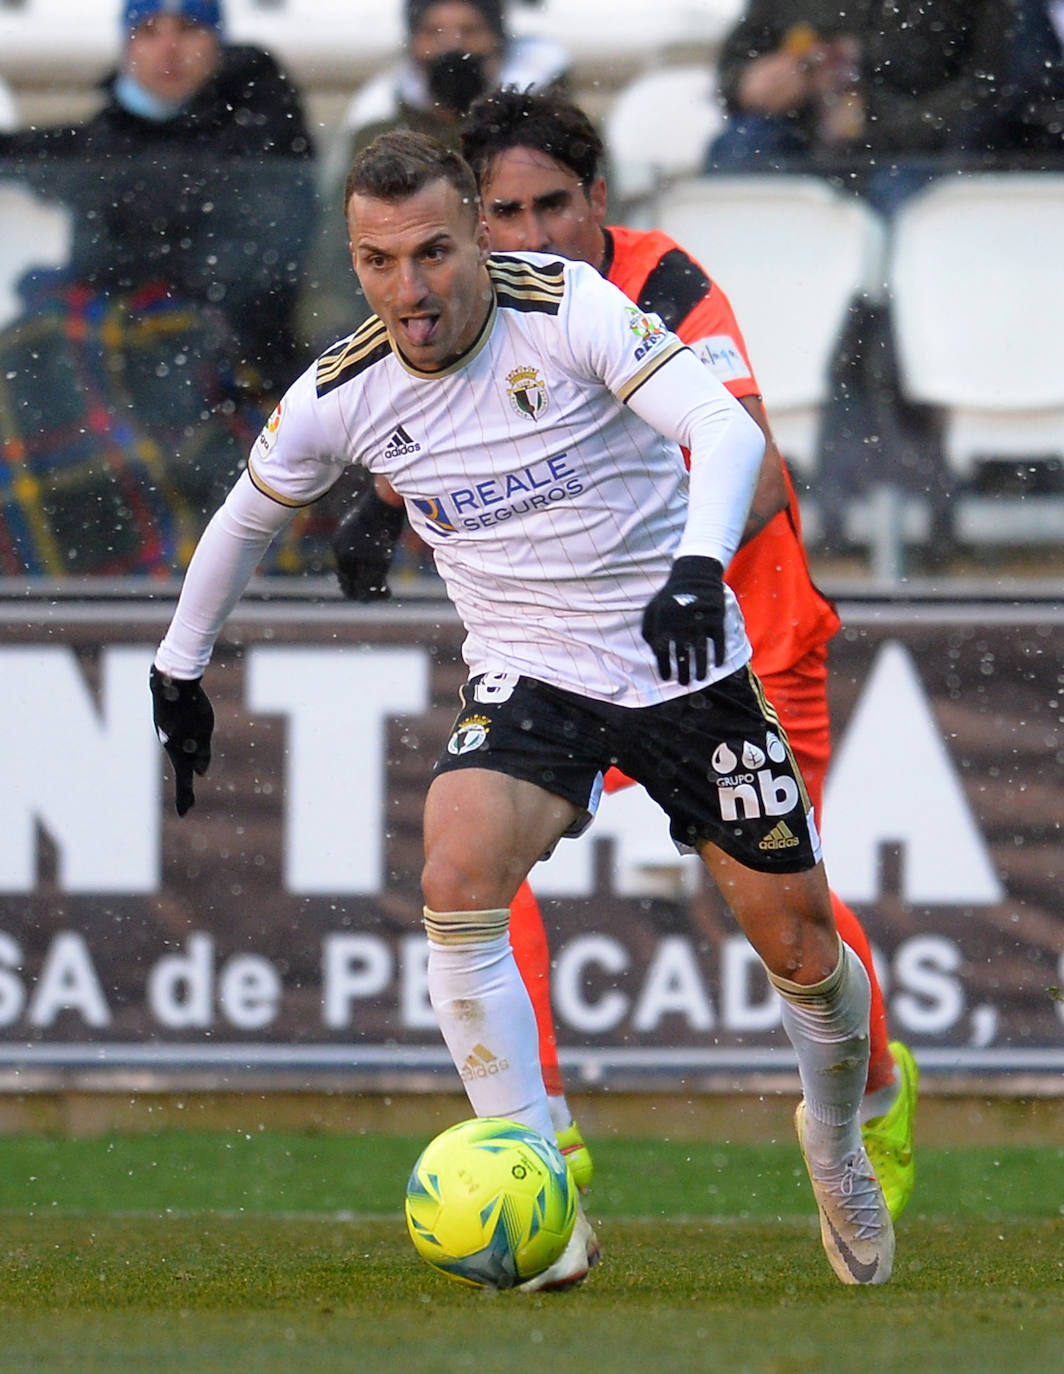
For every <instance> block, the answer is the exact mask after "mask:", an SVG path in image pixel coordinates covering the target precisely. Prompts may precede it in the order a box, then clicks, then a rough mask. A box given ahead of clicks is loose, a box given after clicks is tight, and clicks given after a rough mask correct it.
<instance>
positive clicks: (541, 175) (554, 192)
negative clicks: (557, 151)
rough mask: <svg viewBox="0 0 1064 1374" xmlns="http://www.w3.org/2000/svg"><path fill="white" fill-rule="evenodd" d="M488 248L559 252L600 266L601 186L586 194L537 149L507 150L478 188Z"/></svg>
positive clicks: (602, 245) (570, 174) (600, 182)
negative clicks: (482, 204)
mask: <svg viewBox="0 0 1064 1374" xmlns="http://www.w3.org/2000/svg"><path fill="white" fill-rule="evenodd" d="M480 194H481V199H482V200H483V202H484V218H485V220H486V221H487V225H488V231H489V232H490V234H491V246H492V248H493V249H494V250H496V251H498V252H503V253H506V252H514V251H518V252H520V251H522V250H524V251H525V252H529V253H559V254H560V255H561V256H562V257H563V258H570V259H572V260H574V261H578V262H590V263H591V264H592V265H593V266H595V267H600V266H601V265H602V256H603V253H604V251H605V242H604V240H603V236H602V224H603V221H604V220H605V218H606V183H605V181H604V180H603V178H602V177H596V179H595V180H594V182H592V185H591V189H590V191H589V190H588V189H587V188H586V187H585V186H584V183H583V182H582V181H581V180H580V178H579V177H578V176H577V175H576V173H575V172H573V171H571V170H570V169H569V168H568V167H565V166H563V164H562V163H560V162H555V160H554V159H553V158H552V157H550V156H549V155H548V154H547V153H542V152H540V151H539V150H538V149H537V148H508V149H507V150H506V151H505V152H504V153H499V154H498V156H497V157H495V158H494V159H493V160H492V162H491V165H490V167H489V169H488V175H487V176H486V177H485V179H484V181H483V183H482V184H481V187H480Z"/></svg>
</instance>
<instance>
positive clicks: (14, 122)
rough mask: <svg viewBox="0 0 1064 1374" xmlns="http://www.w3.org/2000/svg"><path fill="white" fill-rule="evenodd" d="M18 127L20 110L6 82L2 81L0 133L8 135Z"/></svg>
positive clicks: (0, 89) (0, 85)
mask: <svg viewBox="0 0 1064 1374" xmlns="http://www.w3.org/2000/svg"><path fill="white" fill-rule="evenodd" d="M17 127H18V110H17V109H16V107H15V97H14V96H13V95H12V94H11V90H10V88H9V87H8V85H7V82H6V81H0V133H7V132H9V131H10V130H11V129H15V128H17Z"/></svg>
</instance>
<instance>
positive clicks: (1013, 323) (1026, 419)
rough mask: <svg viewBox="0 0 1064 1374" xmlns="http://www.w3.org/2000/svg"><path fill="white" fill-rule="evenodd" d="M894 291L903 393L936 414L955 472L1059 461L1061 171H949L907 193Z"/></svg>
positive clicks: (1063, 413)
mask: <svg viewBox="0 0 1064 1374" xmlns="http://www.w3.org/2000/svg"><path fill="white" fill-rule="evenodd" d="M890 289H891V295H892V310H891V318H892V321H893V328H894V337H895V343H896V347H897V353H898V363H899V368H900V373H901V385H902V390H903V393H904V395H905V397H906V399H908V400H910V401H915V402H919V403H922V404H927V405H932V406H939V407H941V408H942V409H943V412H944V422H945V433H944V456H945V458H946V461H947V462H948V463H949V465H950V467H951V468H952V469H953V470H954V471H955V472H956V473H957V474H958V475H959V476H961V477H962V478H968V477H970V476H971V475H972V474H973V472H974V471H975V469H976V468H977V467H978V465H979V464H980V463H981V462H983V461H987V460H993V459H1002V458H1005V459H1015V460H1025V461H1026V460H1037V459H1040V458H1050V459H1052V458H1055V459H1056V460H1058V461H1059V460H1062V459H1064V323H1062V322H1064V174H1059V173H1048V172H1034V173H1020V172H1010V173H1001V174H996V173H993V174H992V173H983V174H980V175H973V176H965V177H958V178H952V177H951V178H949V179H948V180H945V179H944V180H942V181H938V182H936V183H934V184H933V185H932V186H931V187H929V188H928V189H927V190H925V191H923V192H922V193H921V194H920V195H918V196H914V197H913V199H912V200H911V201H908V202H907V203H906V204H905V205H904V206H903V207H902V209H901V210H900V211H899V212H898V214H897V216H896V220H895V227H894V233H893V236H892V252H891V258H890Z"/></svg>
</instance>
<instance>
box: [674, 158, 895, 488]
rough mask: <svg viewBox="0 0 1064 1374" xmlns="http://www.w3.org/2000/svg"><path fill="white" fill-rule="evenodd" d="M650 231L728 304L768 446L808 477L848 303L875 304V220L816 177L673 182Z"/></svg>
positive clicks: (881, 237) (880, 248)
mask: <svg viewBox="0 0 1064 1374" xmlns="http://www.w3.org/2000/svg"><path fill="white" fill-rule="evenodd" d="M656 220H657V222H658V224H659V225H660V227H661V228H662V229H664V230H665V231H666V233H669V234H671V235H672V236H673V238H675V239H676V240H677V241H678V242H679V243H681V244H682V245H683V247H684V248H686V249H687V250H688V251H689V252H690V253H691V254H692V255H693V256H694V257H696V258H697V259H698V260H699V262H701V264H702V266H703V267H704V268H705V269H706V271H707V272H708V273H709V275H710V276H711V277H712V278H713V279H714V280H715V281H717V282H719V283H720V286H721V287H722V289H723V290H724V291H725V292H726V293H727V295H728V297H729V299H730V300H731V302H732V305H733V307H734V309H735V313H736V316H737V318H738V321H739V326H740V328H741V329H742V331H743V335H744V337H745V339H746V344H747V348H748V350H749V353H750V359H751V362H752V363H753V366H754V371H755V373H756V374H757V378H758V381H759V382H760V384H761V389H762V393H763V395H764V398H765V405H766V407H767V410H768V415H769V420H770V421H771V424H772V429H773V433H774V435H775V437H776V441H777V443H778V444H779V447H780V449H781V451H782V452H783V454H784V456H785V457H786V458H787V459H788V461H789V462H790V463H791V464H792V465H793V466H794V467H796V468H797V469H798V470H799V471H800V472H802V473H803V474H804V475H805V476H807V477H809V476H812V474H813V472H814V471H815V466H816V456H817V437H818V430H819V423H820V415H821V411H822V408H823V406H824V403H825V401H826V400H827V397H828V389H829V378H830V367H831V362H832V359H833V357H834V353H835V349H836V346H837V344H838V341H839V338H840V336H841V334H842V331H843V328H844V326H845V323H846V317H847V311H848V309H849V306H850V303H851V301H853V300H854V298H855V297H864V298H865V299H868V300H877V299H879V298H880V296H881V294H882V289H883V258H884V252H885V232H884V227H883V224H882V221H881V220H880V219H879V217H878V216H877V215H876V214H875V213H874V212H873V211H871V210H870V209H869V208H868V207H867V206H866V205H865V204H864V203H863V202H862V201H859V200H857V199H856V198H855V197H852V196H846V195H843V194H841V193H840V192H837V191H834V190H833V189H832V188H831V187H830V186H828V185H827V183H826V182H823V181H821V180H820V179H819V178H816V177H803V176H778V175H771V176H768V175H766V176H748V177H724V176H706V177H701V178H697V179H693V180H689V181H683V182H678V183H677V184H676V185H674V186H672V187H670V188H668V189H666V190H665V192H664V193H663V194H662V196H661V197H660V199H659V201H658V206H657V212H656Z"/></svg>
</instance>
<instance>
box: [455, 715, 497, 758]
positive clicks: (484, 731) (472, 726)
mask: <svg viewBox="0 0 1064 1374" xmlns="http://www.w3.org/2000/svg"><path fill="white" fill-rule="evenodd" d="M490 729H491V719H490V717H488V716H466V717H465V719H464V720H460V721H459V722H458V724H457V725H456V726H455V727H454V734H452V736H451V738H450V739H449V740H448V741H447V752H448V754H471V753H472V752H473V750H474V749H479V748H481V746H482V745H484V744H485V743H486V742H487V738H488V731H489V730H490Z"/></svg>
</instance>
